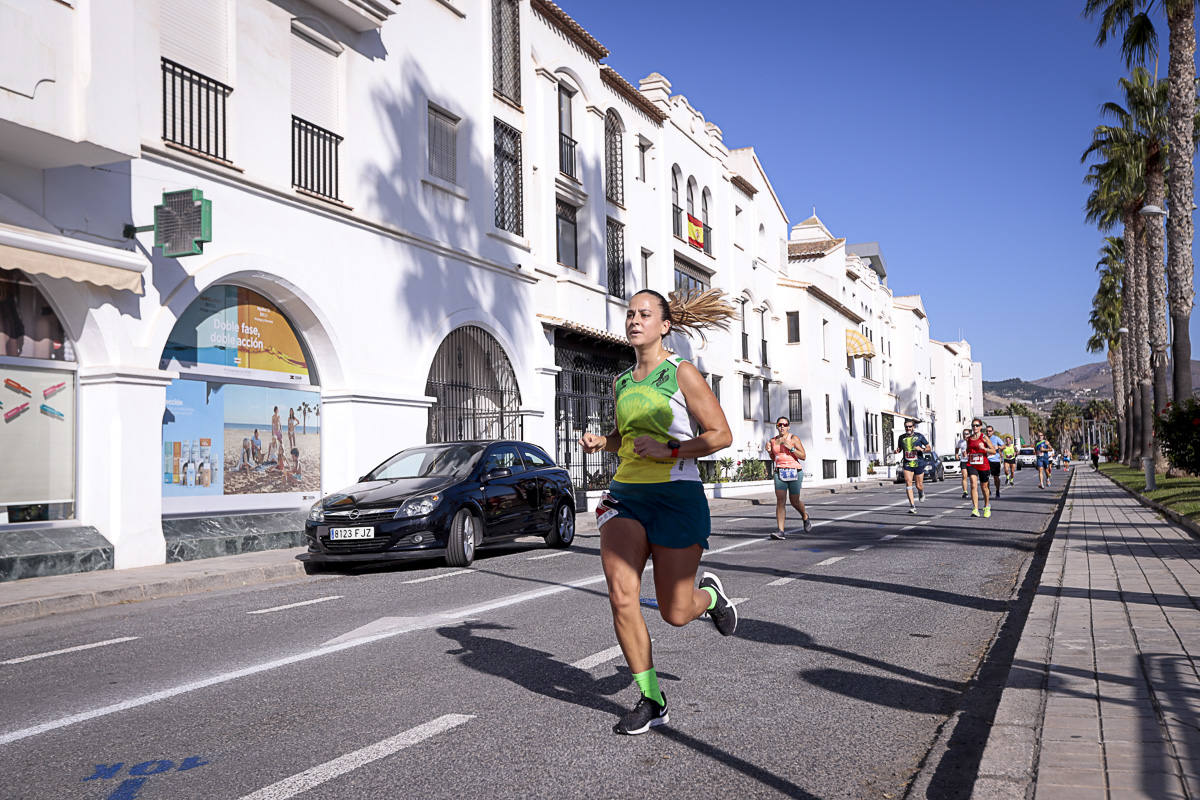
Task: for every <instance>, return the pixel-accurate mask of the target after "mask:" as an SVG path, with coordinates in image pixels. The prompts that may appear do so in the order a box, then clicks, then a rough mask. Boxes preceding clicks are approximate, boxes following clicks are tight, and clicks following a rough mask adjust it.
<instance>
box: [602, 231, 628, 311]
mask: <svg viewBox="0 0 1200 800" xmlns="http://www.w3.org/2000/svg"><path fill="white" fill-rule="evenodd" d="M605 234H606V237H605V238H606V242H607V245H608V247H607V250H608V293H609V294H610V295H612V296H613V297H624V296H625V226H624V225H622V224H621V223H619V222H617V221H616V220H615V219H610V220H608V223H607V227H606V230H605Z"/></svg>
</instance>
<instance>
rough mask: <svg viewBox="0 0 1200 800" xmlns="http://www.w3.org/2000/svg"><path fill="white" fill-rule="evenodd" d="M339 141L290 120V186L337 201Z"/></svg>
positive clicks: (314, 127)
mask: <svg viewBox="0 0 1200 800" xmlns="http://www.w3.org/2000/svg"><path fill="white" fill-rule="evenodd" d="M341 143H342V137H341V136H338V135H337V134H336V133H333V132H332V131H327V130H325V129H324V128H322V127H319V126H317V125H313V124H312V123H311V122H308V121H306V120H303V119H300V117H292V186H295V187H296V188H297V189H303V190H305V191H306V192H312V193H313V194H317V195H320V196H321V197H327V198H329V199H330V200H338V199H340V198H339V197H338V145H340V144H341Z"/></svg>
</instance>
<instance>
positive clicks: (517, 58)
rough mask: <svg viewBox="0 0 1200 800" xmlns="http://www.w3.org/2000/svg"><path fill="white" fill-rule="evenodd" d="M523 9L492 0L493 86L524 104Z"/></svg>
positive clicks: (508, 1) (509, 1) (511, 2)
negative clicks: (522, 69)
mask: <svg viewBox="0 0 1200 800" xmlns="http://www.w3.org/2000/svg"><path fill="white" fill-rule="evenodd" d="M520 15H521V8H520V5H519V4H518V2H517V0H492V89H494V90H495V91H496V92H497V93H498V94H500V95H502V96H504V97H507V98H508V99H509V100H511V101H513V102H514V103H516V104H517V105H520V104H521V22H520V19H521V16H520Z"/></svg>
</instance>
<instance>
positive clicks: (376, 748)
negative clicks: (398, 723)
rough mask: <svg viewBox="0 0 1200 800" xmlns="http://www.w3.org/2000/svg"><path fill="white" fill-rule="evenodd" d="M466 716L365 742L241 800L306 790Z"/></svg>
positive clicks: (283, 799)
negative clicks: (353, 749)
mask: <svg viewBox="0 0 1200 800" xmlns="http://www.w3.org/2000/svg"><path fill="white" fill-rule="evenodd" d="M470 719H474V715H471V714H446V715H444V716H441V717H438V718H437V719H435V720H432V721H430V722H426V723H425V724H424V725H418V726H417V727H415V728H410V729H408V730H406V731H404V733H401V734H397V735H396V736H393V737H391V738H390V739H384V740H383V741H381V742H376V743H375V744H371V745H367V746H366V747H364V748H362V749H360V750H355V751H354V752H352V753H347V754H346V755H344V756H339V757H338V758H335V759H333V760H332V761H326V762H325V763H324V764H318V765H317V766H315V767H313V768H312V769H306V770H305V771H304V772H301V773H299V774H297V775H293V776H292V777H290V778H284V779H283V780H281V781H279V782H277V783H272V784H271V785H270V786H265V787H263V788H262V789H259V790H258V791H257V792H253V793H251V794H248V795H245V796H244V797H242V800H287V799H288V798H290V797H295V796H296V795H298V794H303V793H304V792H307V791H308V790H309V789H312V788H314V787H317V786H320V785H321V784H323V783H327V782H329V781H331V780H333V779H334V778H337V777H340V776H342V775H345V774H346V773H347V772H351V771H353V770H356V769H358V768H359V767H362V766H365V765H367V764H370V763H371V762H372V761H378V760H379V759H381V758H387V757H388V756H390V755H392V754H394V753H398V752H399V751H401V750H403V749H404V748H406V747H412V746H413V745H415V744H420V743H421V742H423V741H425V740H426V739H429V738H431V737H434V736H437V735H438V734H439V733H445V732H446V731H448V730H450V729H451V728H456V727H458V726H459V725H462V724H463V723H464V722H467V721H468V720H470Z"/></svg>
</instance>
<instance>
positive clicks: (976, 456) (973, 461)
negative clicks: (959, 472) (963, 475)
mask: <svg viewBox="0 0 1200 800" xmlns="http://www.w3.org/2000/svg"><path fill="white" fill-rule="evenodd" d="M986 460H987V459H986V458H984V455H983V453H968V454H967V463H968V464H970V465H971V466H973V467H982V466H983V463H984V462H985V461H986Z"/></svg>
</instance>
